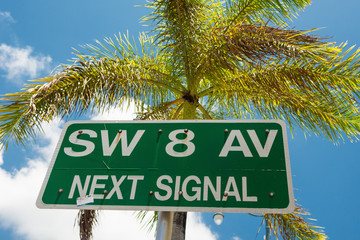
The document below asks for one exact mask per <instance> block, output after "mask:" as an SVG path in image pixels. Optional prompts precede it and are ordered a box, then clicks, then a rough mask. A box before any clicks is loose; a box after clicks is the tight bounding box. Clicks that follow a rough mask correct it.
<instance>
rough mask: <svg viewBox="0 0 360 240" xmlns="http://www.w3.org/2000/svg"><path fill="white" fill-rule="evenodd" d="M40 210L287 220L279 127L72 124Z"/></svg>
mask: <svg viewBox="0 0 360 240" xmlns="http://www.w3.org/2000/svg"><path fill="white" fill-rule="evenodd" d="M37 206H38V207H39V208H60V209H64V208H65V209H68V208H69V209H78V208H80V209H123V210H156V211H204V212H249V213H290V212H292V211H293V210H294V198H293V190H292V181H291V172H290V161H289V152H288V144H287V136H286V126H285V123H284V122H283V121H280V120H253V121H227V120H224V121H203V120H194V121H190V120H189V121H73V122H68V123H67V124H66V125H65V126H64V129H63V131H62V134H61V137H60V140H59V143H58V145H57V148H56V150H55V153H54V156H53V158H52V160H51V163H50V167H49V170H48V172H47V174H46V177H45V180H44V183H43V185H42V188H41V191H40V194H39V197H38V199H37Z"/></svg>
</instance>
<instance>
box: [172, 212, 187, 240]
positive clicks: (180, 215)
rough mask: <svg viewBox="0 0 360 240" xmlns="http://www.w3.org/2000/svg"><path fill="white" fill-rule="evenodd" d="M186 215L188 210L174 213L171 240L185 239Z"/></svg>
mask: <svg viewBox="0 0 360 240" xmlns="http://www.w3.org/2000/svg"><path fill="white" fill-rule="evenodd" d="M186 216H187V212H175V213H174V217H173V227H172V232H171V240H184V239H185V228H186Z"/></svg>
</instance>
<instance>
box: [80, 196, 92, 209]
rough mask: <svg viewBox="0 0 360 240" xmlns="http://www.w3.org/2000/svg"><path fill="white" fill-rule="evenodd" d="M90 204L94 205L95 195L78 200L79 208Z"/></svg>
mask: <svg viewBox="0 0 360 240" xmlns="http://www.w3.org/2000/svg"><path fill="white" fill-rule="evenodd" d="M90 203H94V196H93V195H86V196H85V197H78V198H77V199H76V205H77V206H78V207H80V206H83V205H86V204H90Z"/></svg>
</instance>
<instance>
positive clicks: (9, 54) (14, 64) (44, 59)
mask: <svg viewBox="0 0 360 240" xmlns="http://www.w3.org/2000/svg"><path fill="white" fill-rule="evenodd" d="M51 61H52V59H51V57H49V56H42V55H34V54H33V49H32V48H31V47H29V46H27V47H25V48H17V47H12V46H9V45H6V44H4V43H3V44H1V45H0V70H2V71H4V72H5V77H6V78H7V79H8V80H15V81H16V82H18V83H20V82H21V81H22V78H24V77H30V78H35V77H38V75H39V74H40V73H41V72H43V71H46V70H48V69H49V67H50V63H51Z"/></svg>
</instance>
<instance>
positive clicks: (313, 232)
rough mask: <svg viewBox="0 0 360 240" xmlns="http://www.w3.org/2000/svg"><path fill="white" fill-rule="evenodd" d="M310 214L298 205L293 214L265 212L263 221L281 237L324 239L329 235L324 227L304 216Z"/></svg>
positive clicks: (305, 239)
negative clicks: (324, 230) (313, 223)
mask: <svg viewBox="0 0 360 240" xmlns="http://www.w3.org/2000/svg"><path fill="white" fill-rule="evenodd" d="M304 215H305V216H306V215H309V213H307V212H305V211H304V210H303V209H301V208H300V207H296V209H295V211H294V213H291V214H265V215H264V218H263V221H267V222H268V224H269V226H270V229H271V232H272V233H273V235H274V236H275V237H276V239H279V237H281V238H282V239H300V240H315V239H316V240H323V239H327V236H326V235H325V234H324V233H323V232H322V230H323V228H321V227H318V226H314V225H311V224H309V223H308V222H307V221H306V220H313V221H314V219H304V218H303V217H302V216H304Z"/></svg>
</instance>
